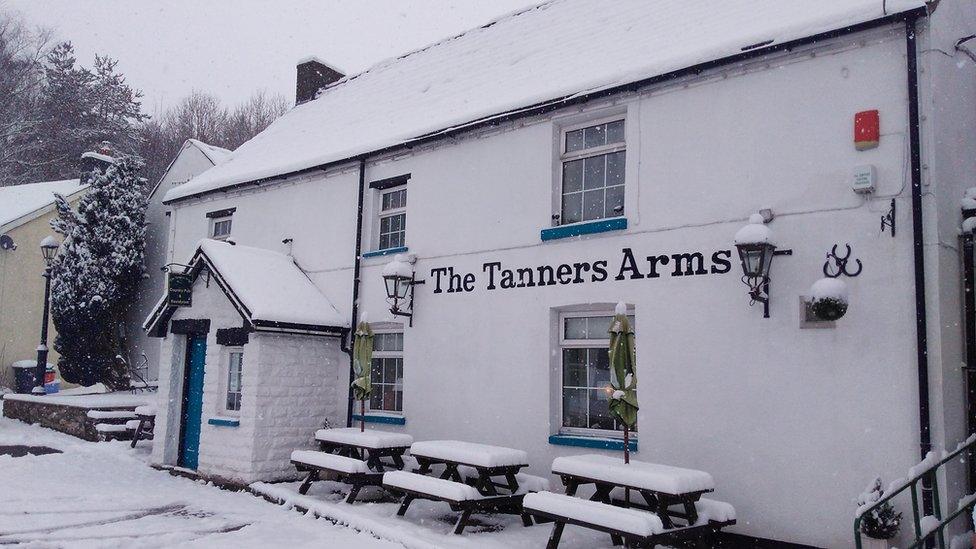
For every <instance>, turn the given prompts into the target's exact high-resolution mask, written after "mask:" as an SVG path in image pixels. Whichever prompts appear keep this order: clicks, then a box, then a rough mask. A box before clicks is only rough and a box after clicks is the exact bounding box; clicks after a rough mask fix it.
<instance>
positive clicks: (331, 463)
mask: <svg viewBox="0 0 976 549" xmlns="http://www.w3.org/2000/svg"><path fill="white" fill-rule="evenodd" d="M291 460H292V461H294V462H297V463H302V464H305V465H310V466H312V467H318V468H320V469H327V470H329V471H338V472H340V473H346V474H347V475H355V474H360V473H369V472H370V470H369V467H367V466H366V462H365V461H361V460H358V459H353V458H348V457H344V456H337V455H335V454H327V453H325V452H317V451H315V450H295V451H294V452H292V453H291Z"/></svg>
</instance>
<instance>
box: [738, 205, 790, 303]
mask: <svg viewBox="0 0 976 549" xmlns="http://www.w3.org/2000/svg"><path fill="white" fill-rule="evenodd" d="M771 217H772V216H770V218H771ZM735 248H736V249H737V250H738V251H739V259H740V260H741V261H742V272H743V275H742V282H743V283H745V285H746V286H748V287H749V297H750V298H751V300H752V301H751V302H750V303H749V305H752V304H753V303H762V304H763V317H765V318H769V269H770V267H772V263H773V257H775V256H778V255H793V250H777V249H776V243H775V241H774V240H773V234H772V231H770V230H769V227H767V226H766V222H765V218H764V216H762V215H760V214H752V215H751V216H750V217H749V224H748V225H746V226H745V227H742V228H741V229H739V231H738V232H737V233H735Z"/></svg>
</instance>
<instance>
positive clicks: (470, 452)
mask: <svg viewBox="0 0 976 549" xmlns="http://www.w3.org/2000/svg"><path fill="white" fill-rule="evenodd" d="M410 454H411V455H413V456H423V457H429V458H434V459H442V460H446V461H453V462H455V463H464V464H466V465H473V466H476V467H509V466H515V465H526V464H527V463H529V455H528V454H527V453H525V451H524V450H516V449H514V448H505V447H502V446H490V445H488V444H479V443H476V442H465V441H462V440H425V441H423V442H414V443H413V445H412V446H411V447H410Z"/></svg>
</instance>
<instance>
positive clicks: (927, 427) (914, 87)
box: [905, 17, 934, 515]
mask: <svg viewBox="0 0 976 549" xmlns="http://www.w3.org/2000/svg"><path fill="white" fill-rule="evenodd" d="M905 44H906V53H907V55H908V138H909V143H910V147H911V163H912V233H913V234H912V236H913V238H914V247H913V255H914V257H915V340H916V342H915V345H916V350H917V353H918V423H919V433H918V438H919V446H920V449H921V455H922V458H923V459H924V458H925V455H926V454H928V453H929V451H930V450H931V449H932V432H931V430H932V429H931V424H930V422H929V355H928V348H929V347H928V333H927V329H928V327H927V325H926V319H925V258H924V253H925V250H924V247H923V245H922V236H923V235H922V154H921V138H920V136H919V133H920V132H919V116H918V54H917V52H916V44H915V18H914V17H909V18H908V19H906V20H905ZM922 510H923V512H924V514H925V515H932V514H933V510H934V507H933V504H932V481H931V479H929V478H928V477H925V478H923V479H922Z"/></svg>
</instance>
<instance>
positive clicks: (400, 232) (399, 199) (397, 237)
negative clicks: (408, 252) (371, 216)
mask: <svg viewBox="0 0 976 549" xmlns="http://www.w3.org/2000/svg"><path fill="white" fill-rule="evenodd" d="M379 217H380V241H379V249H380V250H388V249H390V248H401V247H403V246H406V235H407V188H406V187H397V188H394V189H388V190H384V191H382V192H381V193H380V216H379Z"/></svg>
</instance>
